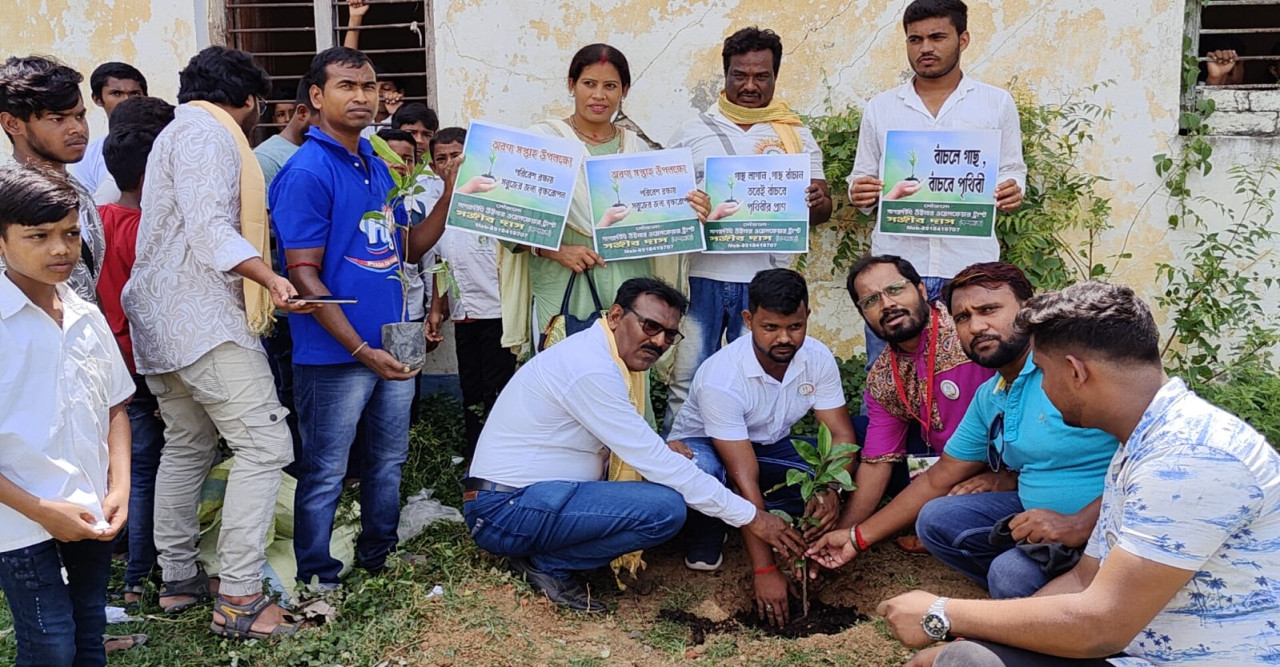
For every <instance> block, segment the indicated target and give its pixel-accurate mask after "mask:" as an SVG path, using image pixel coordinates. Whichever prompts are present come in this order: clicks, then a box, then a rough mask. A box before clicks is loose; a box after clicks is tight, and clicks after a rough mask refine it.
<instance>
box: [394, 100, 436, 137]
mask: <svg viewBox="0 0 1280 667" xmlns="http://www.w3.org/2000/svg"><path fill="white" fill-rule="evenodd" d="M410 123H422V126H423V127H425V128H427V129H428V130H431V131H432V132H435V131H436V130H438V129H440V117H439V116H437V115H436V112H435V111H432V110H431V107H428V106H427V105H425V104H423V103H421V102H410V103H408V104H406V105H404V106H402V107H400V108H399V109H396V112H395V113H393V114H391V127H393V128H395V129H397V130H398V129H400V128H401V127H402V126H404V125H408V124H410Z"/></svg>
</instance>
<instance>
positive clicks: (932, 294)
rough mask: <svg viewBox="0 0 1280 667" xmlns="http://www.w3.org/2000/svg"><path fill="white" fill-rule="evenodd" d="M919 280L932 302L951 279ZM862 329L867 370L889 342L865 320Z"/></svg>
mask: <svg viewBox="0 0 1280 667" xmlns="http://www.w3.org/2000/svg"><path fill="white" fill-rule="evenodd" d="M920 281H921V282H923V283H924V289H925V291H926V292H928V293H929V302H930V303H932V302H934V301H937V300H938V299H941V298H942V289H943V288H944V287H946V286H947V283H949V282H951V279H950V278H933V277H930V276H921V277H920ZM862 330H863V333H864V334H866V338H867V370H868V371H870V370H871V365H872V364H874V363H876V359H878V358H879V357H880V353H881V352H884V349H885V348H886V347H889V343H887V342H885V340H884V339H883V338H881V337H879V336H877V335H876V332H875V331H872V330H871V325H870V324H867V323H866V322H865V321H864V322H863V323H862ZM866 413H867V407H866V406H865V405H864V406H862V414H866Z"/></svg>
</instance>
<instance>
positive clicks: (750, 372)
mask: <svg viewBox="0 0 1280 667" xmlns="http://www.w3.org/2000/svg"><path fill="white" fill-rule="evenodd" d="M742 335H743V337H749V336H750V335H751V332H750V331H747V332H744V333H743V334H742ZM805 339H806V341H807V339H808V336H805ZM804 349H805V346H804V343H801V344H800V347H798V348H796V354H795V356H793V357H791V363H789V364H787V370H786V372H784V373H783V374H782V380H781V381H778V380H774V379H773V376H772V375H769V374H768V373H766V372H764V366H761V365H760V359H758V358H757V357H756V346H755V343H754V342H750V341H748V344H747V358H746V359H745V360H743V363H742V375H743V377H747V378H760V379H761V380H763V381H764V382H777V383H778V384H779V385H782V386H784V387H785V386H787V385H788V384H791V382H792V381H794V380H795V379H796V378H797V377H799V375H800V374H801V373H803V372H804V369H805V361H804V359H803V358H801V356H800V355H801V354H802V353H803V352H804Z"/></svg>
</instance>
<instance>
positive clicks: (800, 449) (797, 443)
mask: <svg viewBox="0 0 1280 667" xmlns="http://www.w3.org/2000/svg"><path fill="white" fill-rule="evenodd" d="M791 446H792V447H795V448H796V453H797V454H799V455H800V458H801V459H804V462H805V463H808V464H809V465H811V466H818V465H821V464H822V457H821V456H818V450H816V449H814V448H813V445H811V444H809V443H807V442H805V441H804V440H792V441H791Z"/></svg>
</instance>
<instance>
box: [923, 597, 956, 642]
mask: <svg viewBox="0 0 1280 667" xmlns="http://www.w3.org/2000/svg"><path fill="white" fill-rule="evenodd" d="M949 599H950V598H938V599H937V600H934V601H933V604H931V605H929V611H926V612H925V613H924V618H923V619H921V621H920V625H921V627H923V628H924V633H925V634H926V635H929V639H932V640H933V641H935V642H940V641H942V640H944V639H946V638H947V635H949V634H951V620H950V619H948V618H947V611H946V609H945V607H946V604H947V600H949Z"/></svg>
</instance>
